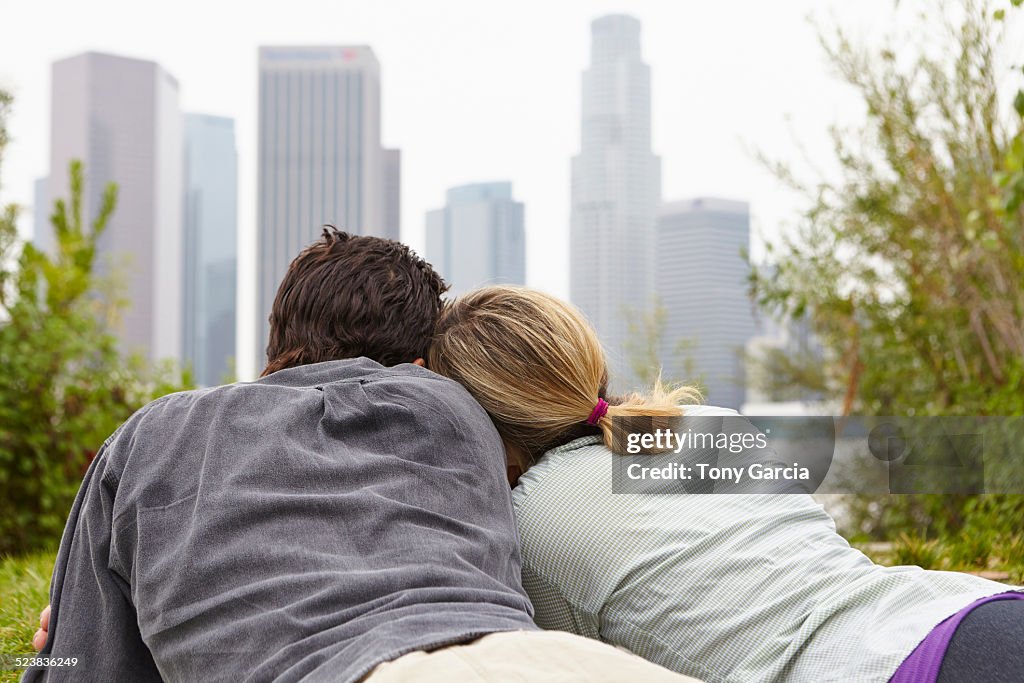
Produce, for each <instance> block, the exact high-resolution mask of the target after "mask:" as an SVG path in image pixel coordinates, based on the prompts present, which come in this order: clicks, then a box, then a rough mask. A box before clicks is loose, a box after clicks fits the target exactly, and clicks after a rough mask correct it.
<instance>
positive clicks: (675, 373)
mask: <svg viewBox="0 0 1024 683" xmlns="http://www.w3.org/2000/svg"><path fill="white" fill-rule="evenodd" d="M749 245H750V207H749V205H748V204H747V203H746V202H739V201H732V200H728V199H715V198H699V199H690V200H686V201H679V202H667V203H665V205H664V206H663V207H662V208H661V211H660V216H659V218H658V229H657V238H656V241H655V251H656V253H657V256H656V258H655V268H654V272H655V277H656V278H657V283H658V292H659V298H660V301H661V304H662V305H663V306H664V310H665V336H664V339H663V340H662V342H663V344H662V349H661V361H662V363H664V365H665V369H664V374H665V377H666V378H667V379H672V380H675V381H681V382H690V381H693V380H696V379H697V378H700V379H701V380H702V381H703V384H704V386H705V389H706V393H705V399H706V400H707V402H708V403H709V404H711V405H716V406H724V407H726V408H739V407H740V406H742V405H743V403H744V401H745V396H746V377H745V372H744V362H743V351H744V348H745V347H746V345H747V342H748V341H749V340H750V339H751V338H752V337H753V336H754V334H755V331H756V324H755V319H754V309H753V304H752V302H751V300H750V297H749V296H748V294H747V276H748V274H749V272H750V267H749V265H748V264H747V261H746V258H745V257H744V256H743V252H744V251H745V250H747V249H749ZM681 343H683V344H681ZM681 346H685V348H681Z"/></svg>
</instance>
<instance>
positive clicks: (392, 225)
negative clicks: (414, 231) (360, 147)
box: [380, 149, 402, 240]
mask: <svg viewBox="0 0 1024 683" xmlns="http://www.w3.org/2000/svg"><path fill="white" fill-rule="evenodd" d="M381 163H382V164H383V175H384V188H383V189H384V191H383V193H382V196H383V199H384V209H383V219H382V220H381V231H380V236H381V237H387V238H388V239H389V240H401V239H402V152H401V151H400V150H397V149H385V150H384V155H383V157H381Z"/></svg>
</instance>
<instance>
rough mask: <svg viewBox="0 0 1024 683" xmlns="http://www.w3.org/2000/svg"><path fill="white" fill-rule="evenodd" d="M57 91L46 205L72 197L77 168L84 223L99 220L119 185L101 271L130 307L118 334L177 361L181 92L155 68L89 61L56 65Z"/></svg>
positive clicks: (118, 60) (135, 346) (84, 57)
mask: <svg viewBox="0 0 1024 683" xmlns="http://www.w3.org/2000/svg"><path fill="white" fill-rule="evenodd" d="M52 87H53V90H52V96H51V116H50V123H51V135H50V173H49V180H48V188H47V189H48V194H49V198H48V200H47V203H49V202H50V201H52V199H53V198H57V197H64V198H67V197H68V196H69V193H70V182H69V177H68V166H69V164H70V162H71V160H72V159H79V160H81V161H82V163H83V165H84V167H85V189H84V205H83V211H82V214H83V219H84V220H87V221H91V220H92V218H93V217H94V216H95V215H96V213H97V212H98V211H99V206H100V199H101V196H102V193H103V189H104V187H105V186H106V185H107V183H109V182H114V183H117V186H118V199H117V209H116V211H115V212H114V215H113V218H112V219H111V221H110V223H109V225H108V226H107V229H106V231H105V232H104V233H103V235H102V236H101V237H100V240H99V253H98V258H97V263H98V266H99V271H98V272H99V273H101V274H103V273H110V272H113V274H114V275H115V276H116V277H117V278H118V279H119V281H120V282H121V284H122V286H123V290H122V292H123V294H124V295H125V296H126V297H127V298H128V299H129V300H130V306H129V307H128V309H127V311H126V312H125V313H124V317H123V320H122V322H121V327H120V330H119V331H118V337H119V339H120V341H121V347H122V350H124V351H141V352H143V353H144V354H146V355H148V356H149V357H150V358H152V359H161V358H172V359H175V360H179V359H180V358H181V339H182V326H181V319H182V301H181V299H182V270H183V269H182V241H183V240H182V228H181V211H182V201H181V197H182V153H183V142H182V115H181V111H180V109H179V107H178V83H177V81H176V80H175V79H174V78H173V77H172V76H171V75H170V74H169V73H167V72H166V71H164V69H163V68H161V67H160V66H159V65H158V64H156V63H154V62H150V61H145V60H141V59H129V58H126V57H118V56H114V55H108V54H99V53H95V52H88V53H85V54H80V55H76V56H74V57H69V58H67V59H62V60H59V61H57V62H54V64H53V83H52ZM37 235H38V233H37ZM50 238H51V236H50V235H47V236H45V237H44V238H43V239H44V240H46V239H50ZM44 244H45V242H44Z"/></svg>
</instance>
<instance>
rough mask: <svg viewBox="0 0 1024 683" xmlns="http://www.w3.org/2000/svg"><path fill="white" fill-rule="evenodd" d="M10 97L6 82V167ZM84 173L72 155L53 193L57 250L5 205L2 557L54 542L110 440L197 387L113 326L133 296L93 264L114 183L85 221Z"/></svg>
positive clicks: (0, 241)
mask: <svg viewBox="0 0 1024 683" xmlns="http://www.w3.org/2000/svg"><path fill="white" fill-rule="evenodd" d="M10 106H11V97H10V95H9V94H7V93H4V92H0V166H2V162H3V151H4V147H5V145H6V142H7V128H6V122H7V116H8V113H9V111H10ZM84 173H85V171H84V169H83V168H82V166H81V164H79V163H77V162H73V163H72V164H71V168H70V178H71V186H70V188H68V192H69V194H68V199H67V200H64V199H58V200H57V201H55V202H54V206H53V214H52V216H51V219H50V221H51V224H52V228H53V230H54V234H55V236H56V240H55V243H56V246H55V249H54V253H52V254H47V253H43V252H41V251H39V250H38V249H36V248H35V247H34V246H33V245H32V244H30V243H25V242H23V241H22V240H20V239H19V237H18V233H17V227H16V220H17V217H18V207H16V206H13V205H7V206H4V207H3V208H2V209H0V367H2V368H3V370H2V372H0V490H2V492H3V494H2V495H0V555H4V554H10V553H16V552H17V553H22V552H25V551H28V550H32V549H35V548H44V547H53V546H54V545H55V544H56V543H57V541H59V539H60V534H61V531H62V530H63V528H64V520H65V519H66V517H67V514H68V510H70V508H71V502H72V501H73V500H74V496H75V493H76V492H77V490H78V485H79V483H80V482H81V479H82V475H83V474H84V473H85V470H86V468H87V467H88V465H89V463H90V461H91V460H92V457H93V456H94V454H95V453H96V451H97V450H98V449H99V448H100V446H101V445H102V444H103V441H104V440H105V439H106V438H107V437H108V436H110V434H112V433H113V431H114V430H115V429H116V428H117V427H118V425H119V424H121V422H123V421H124V420H125V419H127V418H128V416H130V415H131V414H132V413H133V412H134V411H135V410H137V409H138V408H140V407H141V406H143V405H145V404H146V403H148V402H149V401H150V400H152V399H154V398H156V397H158V396H161V395H163V394H166V393H169V392H172V391H178V390H181V389H185V388H188V387H189V386H190V385H191V380H190V377H189V376H188V374H187V373H181V372H177V371H176V370H175V369H174V368H173V367H172V366H170V365H152V364H150V363H148V362H146V361H145V360H144V359H143V358H142V357H140V356H137V355H131V356H127V355H124V354H122V353H121V352H120V351H119V349H118V345H117V340H116V338H115V337H114V335H113V333H112V330H113V329H114V327H115V326H116V324H117V321H118V316H119V314H120V312H121V311H123V309H124V306H125V305H126V301H125V300H124V299H123V298H121V297H119V295H118V292H117V287H116V286H115V285H114V281H113V279H112V278H111V277H108V276H105V275H102V274H100V272H99V268H98V265H97V263H96V260H97V259H96V244H97V240H99V239H100V237H101V236H102V234H103V230H104V228H105V227H106V225H107V223H108V221H109V219H110V216H111V215H112V214H113V212H114V211H115V210H116V206H117V188H116V187H115V186H114V185H110V186H108V187H106V188H105V190H104V192H103V195H102V200H101V202H100V206H99V207H98V211H97V215H96V216H95V217H93V218H92V219H91V220H87V219H86V217H84V216H83V215H82V214H83V186H84ZM0 180H2V176H0Z"/></svg>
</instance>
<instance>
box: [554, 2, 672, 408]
mask: <svg viewBox="0 0 1024 683" xmlns="http://www.w3.org/2000/svg"><path fill="white" fill-rule="evenodd" d="M591 30H592V43H591V63H590V67H589V68H588V69H587V70H586V71H585V72H584V73H583V93H582V95H583V96H582V119H581V122H580V134H581V135H580V152H579V154H578V155H576V156H575V157H574V158H573V160H572V213H571V230H570V271H569V274H570V278H569V285H570V297H571V298H572V301H573V303H575V304H576V305H577V306H578V307H579V308H580V309H581V310H582V311H583V313H584V314H585V315H586V316H587V318H588V319H589V320H590V322H591V323H592V324H593V325H594V327H595V328H596V329H597V331H598V334H599V335H600V337H601V340H602V342H603V343H604V345H605V347H606V349H607V351H608V355H609V361H610V363H611V369H612V383H613V386H614V387H615V388H616V389H617V390H623V389H627V388H630V387H631V386H632V385H633V384H634V382H635V377H634V376H633V373H632V371H631V370H630V365H631V363H630V361H631V359H630V355H631V352H630V345H629V344H628V343H627V339H628V337H629V333H630V319H631V318H632V319H634V320H636V319H638V317H639V316H641V315H642V314H643V312H644V311H645V310H647V309H648V308H649V306H650V300H651V287H652V285H653V278H652V268H651V260H652V258H653V254H652V251H651V248H652V247H651V242H652V237H653V232H654V225H655V221H656V216H657V209H658V203H659V201H660V198H661V161H660V159H659V158H658V157H657V156H655V155H654V154H653V153H652V151H651V72H650V68H649V67H648V66H647V65H646V64H645V63H644V62H643V61H642V57H641V53H640V22H639V21H637V20H636V19H634V18H632V17H628V16H623V15H611V16H605V17H601V18H600V19H597V20H595V21H594V22H593V23H592V24H591Z"/></svg>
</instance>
